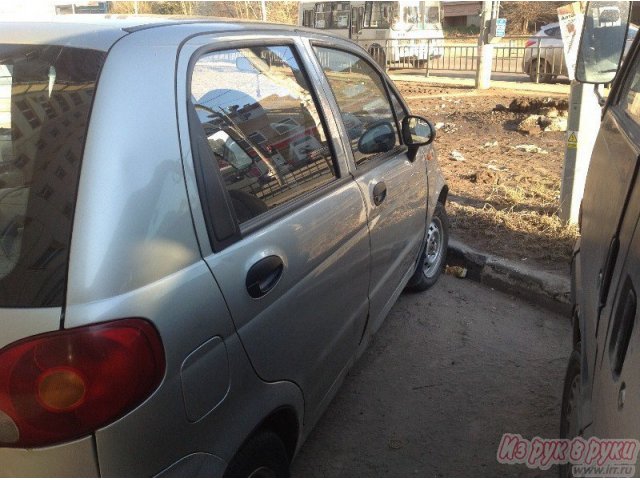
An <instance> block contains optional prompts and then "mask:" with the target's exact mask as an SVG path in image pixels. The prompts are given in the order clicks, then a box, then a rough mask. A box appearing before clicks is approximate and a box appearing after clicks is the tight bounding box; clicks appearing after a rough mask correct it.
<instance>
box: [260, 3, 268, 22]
mask: <svg viewBox="0 0 640 480" xmlns="http://www.w3.org/2000/svg"><path fill="white" fill-rule="evenodd" d="M260 6H261V7H262V21H263V22H266V21H267V0H262V3H261V5H260Z"/></svg>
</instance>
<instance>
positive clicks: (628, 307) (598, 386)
mask: <svg viewBox="0 0 640 480" xmlns="http://www.w3.org/2000/svg"><path fill="white" fill-rule="evenodd" d="M636 58H637V57H636ZM639 67H640V65H638V62H637V61H636V62H634V64H633V65H632V66H631V69H630V70H629V71H628V76H627V78H626V80H625V81H624V82H623V84H622V86H621V90H620V94H619V95H618V96H617V98H616V99H617V102H616V103H615V105H614V106H612V107H611V108H610V111H609V112H607V116H609V117H611V118H610V119H608V121H607V120H605V125H608V124H609V122H610V121H611V120H612V119H615V120H616V121H617V124H618V125H619V128H620V130H619V139H618V141H619V142H624V144H625V145H626V146H627V147H626V148H627V149H628V153H627V155H626V156H625V157H622V158H615V157H609V159H610V161H611V162H612V164H613V166H614V167H615V166H616V165H617V164H620V165H621V166H622V167H626V168H628V169H629V170H630V173H629V178H625V179H624V181H623V182H621V186H622V187H623V188H622V189H621V190H622V192H623V193H625V194H626V195H625V198H624V200H623V202H622V203H621V205H620V207H619V208H618V210H615V212H616V214H615V215H611V216H612V217H613V219H614V220H615V221H616V223H617V224H619V225H615V227H614V229H613V232H614V233H613V235H612V240H611V242H610V244H609V248H608V254H607V260H606V261H605V262H604V266H603V267H602V270H601V273H600V279H601V280H600V290H599V292H598V295H597V301H598V307H599V310H598V313H599V316H598V321H597V334H596V342H597V348H596V352H597V355H596V356H595V360H596V362H595V364H594V366H593V372H594V380H593V394H592V415H593V425H592V428H591V430H590V432H592V433H593V434H595V435H596V436H598V437H600V438H620V439H623V438H637V435H638V432H639V431H640V413H639V412H640V381H638V378H637V372H638V369H639V368H640V325H638V323H639V322H638V312H637V306H638V294H639V293H640V230H639V229H638V226H639V225H638V218H640V181H639V180H638V176H637V173H636V174H634V173H633V172H634V170H636V169H637V161H638V154H639V153H640V68H639ZM614 138H615V137H614ZM599 140H600V139H599ZM618 168H620V167H618ZM614 171H615V170H614ZM590 175H591V173H590ZM610 175H611V174H610ZM614 178H617V177H615V176H614ZM627 192H628V193H627ZM607 195H611V192H607ZM618 195H619V194H618ZM614 197H615V195H614ZM590 199H591V196H590ZM603 200H604V199H603Z"/></svg>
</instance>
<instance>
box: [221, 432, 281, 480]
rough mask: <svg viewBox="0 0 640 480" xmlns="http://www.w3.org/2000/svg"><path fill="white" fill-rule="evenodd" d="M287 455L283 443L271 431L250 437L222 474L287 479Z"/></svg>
mask: <svg viewBox="0 0 640 480" xmlns="http://www.w3.org/2000/svg"><path fill="white" fill-rule="evenodd" d="M289 463H290V461H289V455H288V454H287V449H286V447H285V446H284V443H283V442H282V440H281V439H280V437H279V436H278V435H276V434H275V433H273V432H272V431H271V430H261V431H259V432H258V433H256V434H255V435H254V436H253V437H251V438H250V439H249V440H248V441H247V442H246V443H245V444H244V445H243V446H242V448H240V450H239V451H238V453H236V455H235V456H234V457H233V459H232V460H231V462H229V466H228V467H227V470H226V472H225V474H224V476H225V477H235V478H249V477H255V478H274V477H289V476H290V472H289Z"/></svg>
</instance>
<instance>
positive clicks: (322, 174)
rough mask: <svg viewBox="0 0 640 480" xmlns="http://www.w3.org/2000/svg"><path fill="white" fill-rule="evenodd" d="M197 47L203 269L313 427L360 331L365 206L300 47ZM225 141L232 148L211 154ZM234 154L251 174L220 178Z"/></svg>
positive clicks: (195, 124) (246, 341)
mask: <svg viewBox="0 0 640 480" xmlns="http://www.w3.org/2000/svg"><path fill="white" fill-rule="evenodd" d="M205 40H206V39H204V40H203V39H197V40H194V41H192V43H194V45H193V46H190V49H191V52H196V53H194V54H192V53H189V50H187V53H188V54H189V55H190V56H191V63H192V65H193V68H192V74H191V79H190V81H189V96H188V98H189V99H190V100H189V104H190V105H189V110H190V117H191V122H190V135H191V145H192V149H193V152H194V157H195V165H196V169H195V170H196V172H198V182H199V185H198V186H199V188H198V191H199V192H200V196H201V197H202V199H203V201H202V213H203V217H204V219H205V223H206V225H207V239H208V240H209V241H210V242H211V247H209V246H208V245H207V247H205V249H206V248H210V250H212V251H211V252H210V253H206V251H205V260H206V262H207V263H208V265H209V267H210V269H211V271H212V273H213V275H214V277H215V279H216V281H217V282H218V284H219V286H220V289H221V291H222V293H223V295H224V297H225V300H226V302H227V305H228V307H229V309H230V311H231V315H232V317H233V320H234V323H235V326H236V329H237V331H238V334H239V336H240V338H241V340H242V343H243V345H244V347H245V349H246V351H247V354H248V356H249V357H250V359H251V362H252V364H253V366H254V368H255V370H256V373H257V374H258V375H259V376H260V378H261V379H263V380H265V381H268V382H275V381H279V380H290V381H293V382H295V383H296V384H297V385H298V386H299V387H300V388H301V389H302V391H303V394H304V399H305V418H306V419H308V418H310V417H311V418H313V417H314V416H315V414H316V412H318V411H319V410H320V407H321V406H322V405H323V402H326V401H327V399H328V398H329V396H330V395H328V393H330V392H331V391H332V387H334V386H335V385H336V384H337V382H336V381H337V380H338V379H339V378H340V377H341V374H342V373H343V372H345V371H346V368H347V367H348V365H349V364H350V361H351V360H352V359H353V358H354V355H355V351H356V347H357V345H358V342H359V340H360V338H361V335H362V331H363V329H364V327H365V324H366V319H367V313H368V298H367V293H368V285H369V234H368V229H367V223H366V222H367V216H366V210H365V205H364V202H363V200H362V195H361V193H360V190H359V188H358V186H357V184H356V183H355V182H354V181H353V179H352V178H351V177H350V175H349V174H348V170H347V163H346V159H345V155H344V152H343V151H341V150H340V148H339V145H338V146H337V147H336V146H334V145H333V143H332V142H331V141H330V138H335V137H336V136H337V135H338V133H337V132H336V131H335V123H334V124H331V123H328V122H326V121H325V117H324V115H323V108H322V105H323V103H326V100H322V99H321V97H319V96H318V95H317V93H316V92H315V91H314V89H313V88H312V87H311V85H312V84H311V82H310V81H309V80H308V76H307V74H306V72H305V68H304V66H303V63H304V62H303V61H301V57H300V55H299V54H298V52H299V51H300V49H299V48H298V47H297V46H296V45H297V42H296V41H294V40H290V39H287V40H283V39H282V37H279V38H276V39H273V40H270V39H261V40H260V42H256V41H253V42H251V41H246V42H243V41H242V40H236V41H235V42H234V43H233V48H224V47H219V46H218V47H216V46H215V45H212V46H211V47H210V48H207V47H206V45H205V46H204V47H200V48H201V49H200V50H198V47H199V44H202V43H203V42H205ZM265 44H266V45H267V46H265ZM202 48H204V50H202ZM220 132H224V133H220ZM222 137H224V138H225V139H227V142H230V141H233V142H234V144H233V145H230V144H227V145H226V146H227V147H229V148H227V149H226V150H225V149H220V148H218V149H217V150H216V149H215V148H210V147H211V146H213V144H214V143H215V142H216V139H217V138H222ZM229 139H232V140H229ZM301 144H303V145H305V146H306V147H305V148H299V145H301ZM237 149H242V150H244V152H245V154H244V155H243V158H245V157H248V158H249V159H250V161H251V162H252V163H253V164H254V165H248V166H247V167H246V168H244V169H243V170H242V171H239V170H232V171H230V173H229V174H227V175H224V176H222V175H221V171H223V170H225V169H228V165H229V164H230V163H231V161H230V159H229V158H225V153H224V152H225V151H231V150H237ZM248 162H249V160H247V162H246V163H248ZM258 164H259V165H262V166H263V167H264V168H257V165H258ZM227 213H228V214H229V215H230V216H229V215H227Z"/></svg>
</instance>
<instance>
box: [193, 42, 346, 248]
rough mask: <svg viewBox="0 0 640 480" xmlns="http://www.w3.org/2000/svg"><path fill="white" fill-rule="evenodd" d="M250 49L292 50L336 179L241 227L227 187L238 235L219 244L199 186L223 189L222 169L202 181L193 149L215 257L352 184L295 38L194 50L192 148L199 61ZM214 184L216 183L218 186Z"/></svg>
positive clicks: (195, 151) (201, 196)
mask: <svg viewBox="0 0 640 480" xmlns="http://www.w3.org/2000/svg"><path fill="white" fill-rule="evenodd" d="M251 47H289V48H291V51H292V53H293V55H294V57H295V59H296V62H297V63H298V67H299V68H300V72H301V74H302V75H303V77H304V79H305V81H306V82H307V87H308V88H309V92H310V93H311V96H312V98H313V101H314V105H315V107H316V111H317V112H318V115H319V118H320V121H321V123H322V128H323V129H324V133H325V137H326V139H327V146H328V147H329V151H330V153H331V157H332V161H333V167H334V171H335V173H336V176H335V177H334V178H333V180H331V181H330V182H329V183H327V184H326V185H323V186H321V187H318V188H317V189H315V190H313V191H310V192H305V193H303V194H301V195H300V196H299V197H296V198H294V199H292V200H288V201H287V202H286V203H284V204H282V205H278V206H277V207H275V208H273V209H271V210H269V211H267V212H265V213H263V214H261V215H258V216H257V217H255V218H252V219H250V220H248V221H246V222H244V223H240V222H239V221H238V218H237V215H236V213H235V211H234V209H233V207H232V203H231V197H230V195H229V192H228V190H227V188H226V187H224V188H222V190H223V192H222V194H223V196H224V198H225V199H226V201H225V203H226V205H225V207H226V208H224V209H225V211H226V212H227V213H228V214H230V215H231V216H232V217H233V218H234V220H235V227H236V231H237V232H238V234H236V235H234V236H232V237H231V238H229V239H225V240H224V241H222V242H219V241H217V240H216V237H215V228H214V225H213V222H214V221H215V219H214V218H212V216H211V215H208V214H207V212H208V211H210V209H211V204H210V202H211V198H203V192H202V191H201V190H200V184H201V182H204V183H203V184H215V183H218V184H219V185H224V181H223V179H222V174H221V172H220V168H219V167H218V166H217V165H215V168H214V169H213V170H214V172H215V175H216V179H209V180H206V179H203V178H202V168H201V158H200V155H199V152H198V151H197V149H193V148H192V157H193V162H194V164H195V165H194V166H195V174H196V182H197V183H198V196H199V197H200V201H201V202H202V203H203V205H202V208H203V213H204V221H205V226H206V230H207V232H208V235H209V244H210V245H211V248H212V250H213V252H214V253H216V252H220V251H222V250H224V249H225V248H227V247H229V246H230V245H233V244H234V243H237V242H239V241H241V240H242V239H243V238H245V237H246V236H249V235H251V234H252V233H255V232H257V231H259V230H261V229H262V228H264V227H266V226H268V225H270V224H272V223H274V222H276V221H278V220H279V219H281V218H283V217H285V216H286V215H289V214H290V213H292V212H293V211H295V210H298V209H302V208H303V207H304V206H306V205H308V204H310V203H312V202H313V201H315V200H316V199H317V198H319V197H320V196H321V195H326V194H327V192H329V191H332V190H334V189H336V190H337V189H338V188H340V187H341V186H342V185H344V183H346V182H350V181H352V177H351V175H350V172H348V171H344V169H343V168H341V165H340V162H339V161H338V155H337V149H336V145H335V144H334V139H333V136H332V135H331V130H330V128H329V124H328V121H327V118H326V112H325V109H324V108H322V102H321V97H322V94H323V92H319V91H318V89H317V87H316V85H315V83H314V82H312V81H311V79H310V76H309V72H308V71H307V70H308V66H307V64H306V62H305V61H304V58H303V55H302V51H301V48H300V45H299V43H298V42H297V41H296V38H282V37H277V38H267V39H265V38H261V39H254V38H250V39H248V38H246V37H245V38H238V39H232V40H225V41H222V42H219V43H218V42H216V44H215V45H212V44H210V43H209V44H206V45H203V46H201V47H199V48H197V49H196V50H194V51H193V53H191V57H190V58H189V62H188V67H187V72H186V75H187V81H186V88H187V92H186V98H187V113H188V118H189V122H188V125H187V127H188V134H189V140H190V143H191V144H192V145H193V141H194V138H193V137H192V135H193V134H199V133H198V132H197V130H198V129H197V128H194V127H193V126H192V125H191V123H192V121H193V120H192V115H190V114H189V112H190V111H191V110H195V108H194V106H193V105H192V103H191V101H190V99H191V97H192V95H191V84H192V79H193V70H194V68H195V65H196V63H197V62H198V60H199V59H200V58H202V56H204V55H206V54H208V53H213V52H219V51H224V50H232V49H237V48H251ZM214 180H217V182H216V181H214ZM211 188H216V187H215V185H212V186H211Z"/></svg>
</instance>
